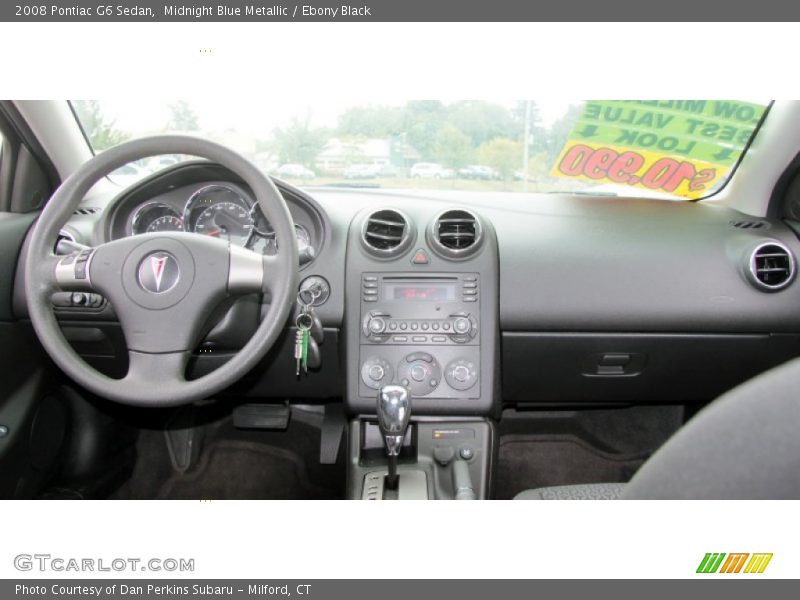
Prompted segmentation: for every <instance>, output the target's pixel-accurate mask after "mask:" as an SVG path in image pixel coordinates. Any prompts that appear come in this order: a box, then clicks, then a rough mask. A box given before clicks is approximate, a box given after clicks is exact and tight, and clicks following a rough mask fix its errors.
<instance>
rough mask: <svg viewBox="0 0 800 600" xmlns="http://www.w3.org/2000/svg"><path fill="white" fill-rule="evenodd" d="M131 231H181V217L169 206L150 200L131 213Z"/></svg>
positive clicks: (137, 232)
mask: <svg viewBox="0 0 800 600" xmlns="http://www.w3.org/2000/svg"><path fill="white" fill-rule="evenodd" d="M131 231H132V232H133V233H134V234H139V233H153V232H156V231H183V219H181V217H180V215H179V214H178V213H177V211H175V209H174V208H172V207H171V206H167V205H166V204H162V203H161V202H150V203H148V204H145V205H143V206H141V207H140V208H139V209H138V210H137V211H136V212H135V213H134V215H133V219H132V221H131Z"/></svg>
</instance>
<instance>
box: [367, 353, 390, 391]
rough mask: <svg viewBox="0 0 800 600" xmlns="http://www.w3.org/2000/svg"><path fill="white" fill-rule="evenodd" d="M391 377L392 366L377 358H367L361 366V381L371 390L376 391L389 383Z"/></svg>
mask: <svg viewBox="0 0 800 600" xmlns="http://www.w3.org/2000/svg"><path fill="white" fill-rule="evenodd" d="M393 375H394V370H393V369H392V365H390V364H389V362H388V361H386V360H384V359H382V358H380V357H378V356H373V357H371V358H368V359H367V360H365V361H364V364H363V365H361V381H363V382H364V385H366V386H367V387H370V388H372V389H373V390H378V389H380V388H382V387H383V386H384V385H387V384H389V383H391V382H392V376H393Z"/></svg>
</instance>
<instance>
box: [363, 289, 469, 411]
mask: <svg viewBox="0 0 800 600" xmlns="http://www.w3.org/2000/svg"><path fill="white" fill-rule="evenodd" d="M479 306H480V278H479V276H478V274H476V273H457V274H431V275H426V276H420V275H419V274H417V273H415V274H413V275H405V274H398V273H392V274H381V273H365V274H363V275H362V279H361V344H360V346H361V348H360V350H361V357H360V358H361V363H360V364H361V369H360V373H359V376H360V386H359V392H360V395H362V396H370V395H373V394H374V393H375V390H377V389H380V388H381V387H383V386H384V385H388V384H390V383H398V384H400V385H404V386H405V387H407V388H408V389H409V390H410V391H411V394H412V396H417V397H422V396H424V397H426V398H477V397H480V386H479V385H477V383H478V379H479V365H480V323H479V320H478V314H479Z"/></svg>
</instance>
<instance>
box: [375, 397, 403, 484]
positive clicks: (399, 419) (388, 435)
mask: <svg viewBox="0 0 800 600" xmlns="http://www.w3.org/2000/svg"><path fill="white" fill-rule="evenodd" d="M409 417H411V405H410V403H409V392H408V390H407V389H406V388H404V387H403V386H401V385H385V386H383V387H382V388H381V390H380V392H379V393H378V426H379V427H380V430H381V434H382V435H383V440H384V442H385V444H386V453H387V454H388V455H389V474H388V475H387V477H386V487H387V488H389V489H392V490H393V489H397V457H398V455H399V454H400V449H401V448H402V447H403V440H404V439H405V437H406V429H407V428H408V420H409Z"/></svg>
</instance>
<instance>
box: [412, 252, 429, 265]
mask: <svg viewBox="0 0 800 600" xmlns="http://www.w3.org/2000/svg"><path fill="white" fill-rule="evenodd" d="M430 262H431V260H430V258H429V257H428V253H427V252H425V250H423V249H422V248H419V249H418V250H417V251H416V252H414V256H413V257H412V258H411V264H412V265H427V264H428V263H430Z"/></svg>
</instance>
